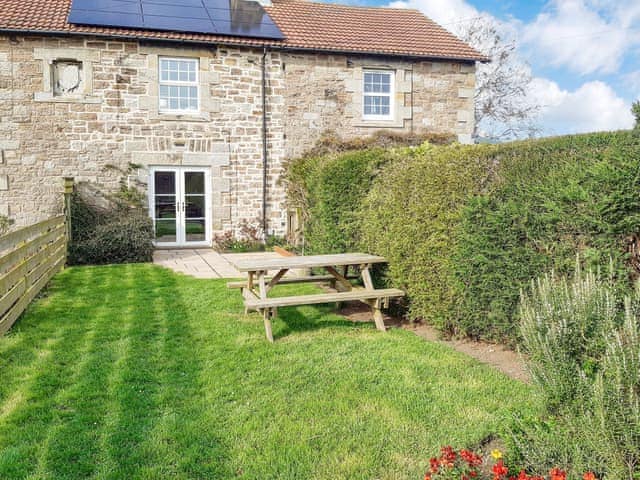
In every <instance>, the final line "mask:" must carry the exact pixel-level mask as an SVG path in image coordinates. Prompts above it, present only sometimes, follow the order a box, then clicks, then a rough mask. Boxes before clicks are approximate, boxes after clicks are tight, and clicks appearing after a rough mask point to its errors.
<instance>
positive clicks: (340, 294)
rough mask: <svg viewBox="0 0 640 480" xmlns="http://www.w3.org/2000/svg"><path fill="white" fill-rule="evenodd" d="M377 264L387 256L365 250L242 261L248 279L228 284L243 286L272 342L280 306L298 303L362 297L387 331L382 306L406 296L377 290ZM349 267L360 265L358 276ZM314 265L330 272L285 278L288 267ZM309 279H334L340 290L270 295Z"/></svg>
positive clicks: (238, 265)
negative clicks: (359, 283) (374, 274)
mask: <svg viewBox="0 0 640 480" xmlns="http://www.w3.org/2000/svg"><path fill="white" fill-rule="evenodd" d="M376 263H386V260H385V258H384V257H380V256H377V255H368V254H365V253H341V254H333V255H309V256H286V257H281V258H267V259H247V260H239V261H237V262H234V266H235V267H236V269H237V270H238V271H240V272H243V273H247V279H246V280H245V281H240V282H229V283H228V284H227V286H228V287H229V288H240V289H241V291H242V296H243V297H244V305H245V310H246V311H248V310H257V311H259V312H261V313H262V315H263V318H264V328H265V332H266V335H267V339H269V341H270V342H273V333H272V331H271V319H272V318H274V317H275V316H276V315H277V311H278V310H277V309H278V307H289V306H296V305H314V304H321V303H333V302H337V303H340V302H347V301H354V300H359V301H361V302H363V303H366V304H367V305H369V306H370V307H371V310H372V312H373V320H374V322H375V324H376V327H377V328H378V330H381V331H385V326H384V321H383V317H382V312H381V308H383V307H385V308H386V307H388V305H389V299H390V298H394V297H402V296H404V292H403V291H402V290H399V289H397V288H384V289H376V288H375V287H374V286H373V281H372V280H371V267H372V265H374V264H376ZM350 267H357V268H358V273H357V275H355V274H352V275H350V274H349V268H350ZM311 268H321V269H324V270H326V271H327V273H328V275H315V276H303V277H285V275H286V273H287V272H288V271H289V270H293V269H311ZM270 270H271V271H277V273H276V274H275V275H273V276H272V277H267V274H268V272H269V271H270ZM339 270H341V271H339ZM355 278H360V279H361V280H362V284H363V285H364V287H358V286H354V285H353V284H352V283H351V280H352V279H355ZM307 282H331V283H332V285H333V286H334V287H335V288H336V289H338V290H339V291H337V292H335V293H318V294H313V295H293V296H288V297H267V294H268V293H269V291H270V290H271V289H272V288H273V287H275V286H276V285H278V284H286V283H307Z"/></svg>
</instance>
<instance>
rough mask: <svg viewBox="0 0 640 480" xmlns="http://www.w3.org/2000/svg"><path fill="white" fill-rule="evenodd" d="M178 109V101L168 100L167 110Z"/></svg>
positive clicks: (172, 98)
mask: <svg viewBox="0 0 640 480" xmlns="http://www.w3.org/2000/svg"><path fill="white" fill-rule="evenodd" d="M179 107H180V102H178V99H177V98H174V97H171V98H170V99H169V108H170V109H171V110H178V108H179Z"/></svg>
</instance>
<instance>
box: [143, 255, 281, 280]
mask: <svg viewBox="0 0 640 480" xmlns="http://www.w3.org/2000/svg"><path fill="white" fill-rule="evenodd" d="M256 257H258V258H274V257H279V255H278V254H277V253H275V252H257V253H225V254H220V253H218V252H216V251H215V250H212V249H210V248H199V249H175V250H156V251H155V252H154V254H153V263H155V264H157V265H161V266H163V267H167V268H170V269H171V270H173V271H175V272H179V273H184V274H185V275H191V276H193V277H196V278H243V277H246V273H240V272H239V271H238V270H236V269H235V268H234V266H233V264H232V263H231V262H232V261H237V260H243V259H249V258H256Z"/></svg>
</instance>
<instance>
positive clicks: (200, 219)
mask: <svg viewBox="0 0 640 480" xmlns="http://www.w3.org/2000/svg"><path fill="white" fill-rule="evenodd" d="M205 192H206V190H205V174H204V172H184V219H185V237H184V238H185V241H186V242H204V241H205V240H206V239H207V236H206V231H207V230H206V203H205V202H206V196H205Z"/></svg>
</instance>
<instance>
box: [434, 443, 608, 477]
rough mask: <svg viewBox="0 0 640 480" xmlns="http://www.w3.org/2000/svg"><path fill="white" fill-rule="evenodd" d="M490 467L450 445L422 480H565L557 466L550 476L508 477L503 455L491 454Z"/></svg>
mask: <svg viewBox="0 0 640 480" xmlns="http://www.w3.org/2000/svg"><path fill="white" fill-rule="evenodd" d="M491 457H492V459H493V465H491V468H490V469H489V468H488V465H487V464H486V462H485V459H484V458H483V457H482V455H480V454H478V453H475V452H473V451H471V450H467V449H465V448H463V449H461V450H458V451H456V450H454V449H453V448H452V447H450V446H446V447H442V449H441V451H440V456H439V457H433V458H431V459H430V460H429V471H428V472H427V473H426V474H425V476H424V480H453V479H460V480H472V479H477V480H483V479H485V480H547V478H548V480H567V473H566V472H565V471H564V470H561V469H560V468H558V467H554V468H552V469H551V470H550V471H549V476H548V477H545V476H542V475H529V474H528V473H527V472H525V471H524V470H521V471H520V472H519V473H518V474H517V475H509V473H510V472H509V468H508V467H507V466H506V465H505V464H504V460H503V459H502V452H500V451H499V450H494V451H492V452H491ZM582 479H583V480H598V479H597V477H596V476H595V474H594V473H593V472H586V473H585V474H584V475H583V476H582Z"/></svg>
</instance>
